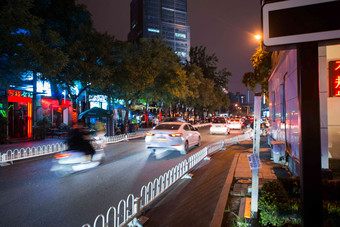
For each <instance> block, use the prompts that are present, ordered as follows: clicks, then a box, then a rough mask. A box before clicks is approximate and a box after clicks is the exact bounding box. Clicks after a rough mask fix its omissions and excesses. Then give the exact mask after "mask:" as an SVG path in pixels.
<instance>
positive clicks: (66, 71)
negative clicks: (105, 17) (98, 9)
mask: <svg viewBox="0 0 340 227" xmlns="http://www.w3.org/2000/svg"><path fill="white" fill-rule="evenodd" d="M32 12H33V13H34V15H36V16H38V17H40V18H42V19H43V20H44V23H43V24H42V26H41V27H42V30H52V31H54V32H56V33H58V34H59V35H60V37H61V40H62V42H61V43H60V45H58V48H59V49H60V50H61V51H62V52H63V53H64V54H65V55H67V56H68V58H69V61H68V62H67V65H66V66H65V67H63V70H62V71H60V72H59V73H58V74H53V75H51V74H43V77H44V78H45V79H47V80H49V81H51V82H52V83H53V84H56V85H58V87H59V88H60V89H65V90H67V91H68V94H69V96H70V98H71V100H72V104H73V108H74V110H77V107H78V106H77V99H78V98H79V97H81V95H82V93H83V92H84V91H85V90H87V89H88V88H90V87H94V86H100V85H101V84H102V83H103V81H104V80H103V78H104V77H105V75H106V74H107V73H108V70H107V68H106V67H104V60H103V56H106V55H105V54H106V53H105V51H103V43H105V40H107V36H106V35H105V34H100V33H98V32H96V31H95V30H94V28H93V24H92V19H91V14H90V13H89V12H88V11H87V9H86V7H85V6H84V5H77V4H76V3H75V0H51V1H45V0H35V2H34V8H33V10H32ZM76 86H78V92H75V90H77V89H75V87H76ZM59 98H60V100H61V97H59Z"/></svg>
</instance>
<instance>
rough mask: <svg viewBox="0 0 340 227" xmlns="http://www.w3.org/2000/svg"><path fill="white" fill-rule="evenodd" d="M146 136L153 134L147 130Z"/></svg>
mask: <svg viewBox="0 0 340 227" xmlns="http://www.w3.org/2000/svg"><path fill="white" fill-rule="evenodd" d="M146 135H147V136H154V135H155V134H153V133H151V132H147V133H146Z"/></svg>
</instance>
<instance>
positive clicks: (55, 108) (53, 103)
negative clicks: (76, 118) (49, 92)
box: [41, 97, 72, 126]
mask: <svg viewBox="0 0 340 227" xmlns="http://www.w3.org/2000/svg"><path fill="white" fill-rule="evenodd" d="M41 111H42V116H44V117H47V118H48V119H49V121H50V122H51V123H52V126H57V125H60V124H65V125H70V124H71V121H72V118H71V116H72V103H71V101H70V100H67V99H62V100H61V101H59V100H58V99H53V98H51V97H48V98H46V97H43V98H41ZM58 121H59V122H58Z"/></svg>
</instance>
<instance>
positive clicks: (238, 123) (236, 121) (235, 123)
mask: <svg viewBox="0 0 340 227" xmlns="http://www.w3.org/2000/svg"><path fill="white" fill-rule="evenodd" d="M242 125H243V121H242V119H241V118H238V117H231V118H230V120H229V126H230V129H238V130H241V129H242Z"/></svg>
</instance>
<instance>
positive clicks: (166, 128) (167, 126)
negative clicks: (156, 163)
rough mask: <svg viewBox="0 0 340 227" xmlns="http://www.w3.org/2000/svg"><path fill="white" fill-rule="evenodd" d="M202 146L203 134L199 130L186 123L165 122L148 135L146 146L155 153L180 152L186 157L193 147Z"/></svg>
mask: <svg viewBox="0 0 340 227" xmlns="http://www.w3.org/2000/svg"><path fill="white" fill-rule="evenodd" d="M200 145H201V134H200V133H199V132H198V129H197V128H194V127H193V126H192V125H191V124H189V123H186V122H164V123H160V124H159V125H157V126H155V127H154V128H153V129H152V130H150V131H149V132H147V133H146V136H145V146H146V148H147V149H150V150H152V152H155V151H156V150H157V149H162V150H178V151H179V152H180V153H181V154H182V155H185V154H186V153H187V152H188V150H189V148H190V147H192V146H200Z"/></svg>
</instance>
